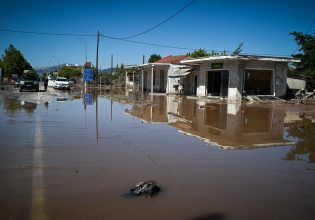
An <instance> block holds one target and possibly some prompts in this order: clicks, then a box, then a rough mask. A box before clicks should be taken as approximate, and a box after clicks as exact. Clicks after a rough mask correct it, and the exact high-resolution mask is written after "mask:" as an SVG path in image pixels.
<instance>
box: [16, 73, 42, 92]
mask: <svg viewBox="0 0 315 220" xmlns="http://www.w3.org/2000/svg"><path fill="white" fill-rule="evenodd" d="M23 90H35V91H36V92H38V91H39V79H38V78H37V77H36V76H33V75H26V76H22V77H21V78H20V81H19V91H20V92H22V91H23Z"/></svg>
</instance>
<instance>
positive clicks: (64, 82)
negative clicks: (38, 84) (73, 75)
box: [54, 77, 70, 90]
mask: <svg viewBox="0 0 315 220" xmlns="http://www.w3.org/2000/svg"><path fill="white" fill-rule="evenodd" d="M54 88H55V89H68V90H69V89H70V83H69V81H68V79H67V78H64V77H57V78H56V79H55V81H54Z"/></svg>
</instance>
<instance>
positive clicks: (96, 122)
mask: <svg viewBox="0 0 315 220" xmlns="http://www.w3.org/2000/svg"><path fill="white" fill-rule="evenodd" d="M97 99H98V94H96V104H95V111H96V112H95V117H96V118H95V120H96V121H95V125H96V141H97V142H98V101H97Z"/></svg>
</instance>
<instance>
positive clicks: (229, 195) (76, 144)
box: [0, 91, 315, 220]
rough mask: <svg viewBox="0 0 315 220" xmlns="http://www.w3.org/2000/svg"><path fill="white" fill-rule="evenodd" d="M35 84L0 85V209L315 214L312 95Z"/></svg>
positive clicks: (46, 215)
mask: <svg viewBox="0 0 315 220" xmlns="http://www.w3.org/2000/svg"><path fill="white" fill-rule="evenodd" d="M29 94H33V93H23V94H22V95H18V94H10V95H8V94H6V93H2V94H0V108H1V110H0V111H1V113H0V137H1V143H0V146H1V147H0V173H1V179H0V193H1V197H0V212H1V219H183V220H184V219H187V220H188V219H218V220H219V219H314V218H315V210H314V208H313V204H314V203H315V189H314V186H315V117H314V115H315V114H314V111H315V109H314V106H306V105H304V106H299V105H294V104H284V103H264V104H257V103H252V104H250V103H243V104H227V103H223V102H219V101H213V102H211V103H207V102H204V101H202V100H197V99H190V98H187V97H181V96H175V95H174V96H153V97H150V96H148V97H147V98H148V100H151V98H152V99H153V102H148V103H146V102H143V103H137V102H133V103H129V102H128V101H126V100H124V101H123V102H122V101H118V99H117V98H113V99H111V98H110V97H109V96H110V95H109V94H106V95H105V94H104V93H103V92H102V93H101V94H98V93H96V92H91V95H84V94H81V93H80V92H77V93H76V92H73V91H71V92H69V93H67V92H63V91H59V92H58V93H54V94H51V95H46V93H42V94H39V95H38V97H39V98H38V99H37V101H36V100H35V101H34V102H33V103H32V102H28V101H27V99H24V98H25V97H24V96H27V95H29ZM35 94H37V93H35ZM23 97H24V98H23ZM117 97H118V96H117ZM145 180H155V181H157V183H159V185H160V187H161V191H160V193H159V194H158V195H156V196H154V197H151V198H147V197H145V196H140V197H132V196H130V195H128V192H129V190H130V189H131V188H132V187H133V186H134V185H135V184H136V183H138V182H140V181H145Z"/></svg>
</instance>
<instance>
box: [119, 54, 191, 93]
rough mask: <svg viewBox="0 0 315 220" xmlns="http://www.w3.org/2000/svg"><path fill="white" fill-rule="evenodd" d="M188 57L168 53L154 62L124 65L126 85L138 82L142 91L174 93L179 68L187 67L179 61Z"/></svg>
mask: <svg viewBox="0 0 315 220" xmlns="http://www.w3.org/2000/svg"><path fill="white" fill-rule="evenodd" d="M189 58H191V57H190V56H188V55H178V56H172V55H170V56H167V57H164V58H162V59H160V60H158V61H156V62H154V63H146V64H142V65H131V66H126V67H125V70H126V87H127V88H128V87H129V88H130V87H133V86H134V85H135V84H138V85H139V86H140V88H141V90H142V91H150V92H151V93H164V94H165V93H166V94H170V93H176V85H178V83H179V82H178V81H179V79H180V75H181V74H182V72H181V71H180V70H182V69H187V67H188V65H185V64H181V63H180V62H181V61H183V60H185V59H189ZM170 76H171V77H170Z"/></svg>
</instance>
